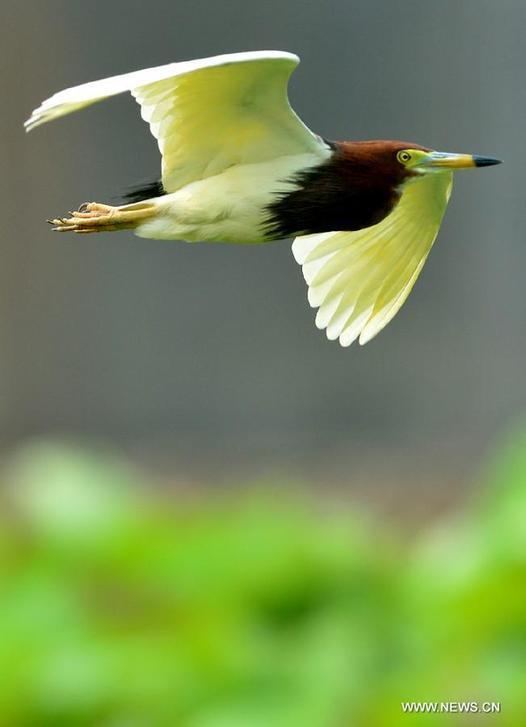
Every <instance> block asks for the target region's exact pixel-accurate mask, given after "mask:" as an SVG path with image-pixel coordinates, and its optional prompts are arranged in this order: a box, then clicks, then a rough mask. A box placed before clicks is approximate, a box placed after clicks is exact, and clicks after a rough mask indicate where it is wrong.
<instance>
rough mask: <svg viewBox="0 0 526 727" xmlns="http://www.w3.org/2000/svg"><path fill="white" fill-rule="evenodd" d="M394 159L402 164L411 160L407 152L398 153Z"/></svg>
mask: <svg viewBox="0 0 526 727" xmlns="http://www.w3.org/2000/svg"><path fill="white" fill-rule="evenodd" d="M396 158H397V159H398V161H399V162H402V164H407V162H408V161H409V160H410V159H411V154H410V153H409V152H408V151H399V152H398V154H397V155H396Z"/></svg>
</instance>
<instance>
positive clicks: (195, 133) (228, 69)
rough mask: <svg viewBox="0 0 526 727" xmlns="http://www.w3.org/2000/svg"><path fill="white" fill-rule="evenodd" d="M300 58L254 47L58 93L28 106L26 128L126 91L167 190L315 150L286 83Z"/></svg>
mask: <svg viewBox="0 0 526 727" xmlns="http://www.w3.org/2000/svg"><path fill="white" fill-rule="evenodd" d="M298 63H299V58H298V57H297V56H295V55H293V54H292V53H284V52H281V51H255V52H249V53H234V54H229V55H222V56H214V57H212V58H205V59H201V60H196V61H187V62H183V63H170V64H168V65H165V66H158V67H156V68H147V69H144V70H141V71H134V72H132V73H126V74H123V75H120V76H113V77H111V78H105V79H102V80H100V81H94V82H91V83H85V84H82V85H81V86H75V87H74V88H69V89H66V90H64V91H60V92H59V93H56V94H55V95H54V96H52V97H51V98H49V99H47V100H46V101H44V102H43V103H42V105H41V106H40V107H39V108H38V109H36V110H35V111H33V114H32V115H31V117H30V118H29V119H28V121H26V124H25V126H26V128H27V130H28V131H29V130H30V129H33V128H35V127H36V126H39V125H40V124H43V123H45V122H47V121H51V120H52V119H56V118H58V117H60V116H64V115H65V114H69V113H72V112H73V111H78V110H79V109H82V108H84V107H85V106H88V105H90V104H93V103H96V102H98V101H101V100H102V99H104V98H108V97H110V96H114V95H116V94H119V93H122V92H124V91H129V92H131V94H132V95H133V97H134V98H135V99H136V101H137V102H138V103H139V104H140V106H141V116H142V118H143V119H144V120H145V121H146V122H147V123H148V124H149V125H150V129H151V132H152V134H153V136H154V137H155V138H156V139H157V142H158V145H159V149H160V151H161V155H162V182H163V186H164V188H165V190H166V191H167V192H174V191H176V190H177V189H180V188H181V187H183V186H185V185H186V184H188V183H190V182H193V181H197V180H200V179H203V178H205V177H208V176H212V175H215V174H219V173H220V172H222V171H224V170H225V169H227V168H228V167H231V166H233V165H235V164H251V163H257V162H262V161H266V160H269V159H272V158H275V157H279V156H285V155H292V154H304V153H315V154H320V155H322V154H323V155H326V153H327V148H326V145H325V143H324V142H323V141H322V140H321V139H320V138H319V137H318V136H316V135H315V134H313V133H312V132H311V131H309V129H308V128H307V127H306V126H305V125H304V124H303V122H302V121H301V120H300V119H299V118H298V116H296V114H295V113H294V111H293V110H292V108H291V107H290V104H289V101H288V96H287V85H288V81H289V78H290V75H291V73H292V71H293V70H294V69H295V67H296V66H297V65H298Z"/></svg>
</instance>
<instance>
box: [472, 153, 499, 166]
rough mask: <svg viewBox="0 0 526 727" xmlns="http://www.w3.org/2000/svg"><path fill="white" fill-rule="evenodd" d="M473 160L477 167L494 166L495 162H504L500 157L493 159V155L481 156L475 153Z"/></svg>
mask: <svg viewBox="0 0 526 727" xmlns="http://www.w3.org/2000/svg"><path fill="white" fill-rule="evenodd" d="M473 161H474V162H475V166H476V167H492V166H493V165H494V164H502V162H501V160H500V159H492V158H491V157H479V156H477V155H476V154H474V155H473Z"/></svg>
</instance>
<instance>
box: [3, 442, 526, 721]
mask: <svg viewBox="0 0 526 727" xmlns="http://www.w3.org/2000/svg"><path fill="white" fill-rule="evenodd" d="M489 470H490V471H489V473H488V474H487V475H486V477H485V479H486V482H483V483H482V484H481V486H480V487H478V488H477V489H476V492H477V493H482V494H481V495H480V496H479V499H478V501H476V502H474V503H472V504H471V506H470V508H469V509H468V510H467V511H466V512H464V513H462V514H458V513H457V514H455V516H454V517H451V518H449V519H448V520H447V521H445V522H444V521H443V522H440V523H438V524H437V525H436V526H433V528H432V529H428V530H426V531H424V532H423V533H422V534H421V535H419V536H418V537H416V538H414V539H412V540H411V541H410V542H407V538H406V539H405V540H404V539H402V538H401V537H400V536H398V535H397V534H393V533H389V532H388V530H389V529H388V528H386V526H385V524H384V525H378V524H375V523H374V522H372V521H370V520H367V519H366V518H364V516H363V513H360V512H356V511H354V510H353V509H352V508H351V507H350V506H348V505H342V503H334V506H333V507H332V508H331V507H327V506H324V507H321V505H319V504H318V505H316V504H315V501H313V500H309V501H308V502H307V501H306V498H305V497H299V496H298V495H297V494H296V496H290V497H288V498H287V496H286V494H285V493H287V492H289V491H290V490H291V489H293V488H290V487H289V484H288V483H287V482H278V483H274V484H273V485H272V487H269V488H262V490H261V492H260V493H259V494H254V493H252V494H246V495H243V496H241V495H240V494H239V492H237V494H234V493H231V494H230V495H224V496H223V497H222V498H218V497H215V496H214V497H212V496H210V497H201V498H200V499H199V500H196V499H195V498H194V499H191V498H189V497H188V495H186V496H183V495H182V494H180V495H179V496H178V497H174V496H173V493H172V495H171V496H167V494H166V492H163V491H162V489H160V488H156V487H154V486H151V485H150V487H147V486H145V485H147V484H148V483H146V482H143V477H142V476H140V475H139V474H138V473H137V472H135V471H133V470H132V469H129V468H128V467H127V466H125V465H123V464H122V463H120V462H118V461H115V460H114V459H112V458H111V457H108V456H106V455H102V454H100V453H98V454H93V453H91V454H90V453H86V452H84V451H82V450H77V449H75V448H72V447H67V446H61V445H52V444H47V445H39V446H35V447H31V448H28V449H26V450H24V451H22V452H21V453H20V454H19V455H18V456H17V457H16V458H15V460H14V463H13V464H12V466H11V467H10V468H8V469H7V471H6V473H5V475H4V480H5V482H4V485H5V487H4V489H3V493H4V494H3V506H2V514H1V517H0V674H1V681H0V724H2V725H6V726H7V727H18V726H25V725H28V726H33V725H34V726H35V727H36V726H38V727H40V726H41V725H59V726H60V725H68V726H71V727H77V725H79V726H83V725H86V726H88V725H89V726H91V725H97V726H102V727H157V726H159V727H165V726H166V727H178V726H179V725H181V727H395V726H396V725H399V724H400V725H402V724H412V723H413V724H429V725H442V724H444V725H454V724H459V723H462V724H465V723H469V724H471V725H479V724H491V725H500V724H502V725H509V726H515V725H516V726H517V727H521V725H524V724H526V660H525V653H526V437H524V436H519V437H517V438H516V439H515V441H514V442H513V443H511V444H510V445H509V446H507V447H506V448H504V450H503V451H502V452H501V454H500V455H499V456H498V457H497V458H496V459H495V461H494V462H493V464H492V465H491V467H490V468H489ZM265 492H266V494H265ZM277 493H279V495H277ZM402 700H416V701H423V700H436V701H455V700H458V701H465V700H480V701H495V702H501V703H502V713H501V714H500V715H487V716H485V717H484V718H483V717H482V715H457V716H456V717H455V715H451V714H435V715H415V714H413V715H408V714H403V713H402V709H401V701H402ZM477 720H479V721H477Z"/></svg>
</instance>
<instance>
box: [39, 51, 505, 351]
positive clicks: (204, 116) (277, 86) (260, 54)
mask: <svg viewBox="0 0 526 727" xmlns="http://www.w3.org/2000/svg"><path fill="white" fill-rule="evenodd" d="M298 62H299V59H298V58H297V56H295V55H293V54H291V53H284V52H281V51H256V52H250V53H236V54H229V55H223V56H215V57H213V58H205V59H202V60H196V61H188V62H183V63H171V64H168V65H165V66H159V67H156V68H149V69H145V70H141V71H135V72H132V73H127V74H123V75H120V76H114V77H111V78H106V79H103V80H101V81H95V82H92V83H86V84H83V85H80V86H75V87H74V88H69V89H66V90H64V91H60V92H59V93H57V94H55V95H54V96H52V97H51V98H49V99H47V100H46V101H44V102H43V103H42V105H41V106H40V107H39V108H38V109H36V110H35V111H34V112H33V114H32V115H31V118H30V119H29V120H28V121H27V122H26V128H27V129H28V130H30V129H32V128H34V127H36V126H38V125H40V124H43V123H45V122H47V121H50V120H52V119H55V118H58V117H60V116H64V115H66V114H69V113H71V112H73V111H77V110H79V109H81V108H84V107H85V106H88V105H90V104H93V103H96V102H98V101H101V100H102V99H104V98H108V97H110V96H114V95H116V94H119V93H122V92H125V91H129V92H130V93H131V94H132V96H133V97H134V98H135V99H136V100H137V102H138V103H139V104H140V106H141V115H142V117H143V119H144V120H145V121H147V123H148V124H149V126H150V129H151V132H152V134H153V136H154V137H155V138H156V139H157V142H158V145H159V149H160V151H161V156H162V175H161V181H160V182H159V183H155V184H153V185H152V186H151V187H150V188H148V189H141V190H140V193H136V194H134V195H130V196H129V198H128V199H129V201H130V204H127V205H123V206H121V207H116V208H112V207H109V206H107V205H102V204H99V203H92V204H90V205H87V206H83V208H82V209H81V210H79V211H78V212H76V213H72V217H71V218H69V219H62V218H59V219H56V220H54V221H53V224H55V225H56V229H59V230H61V231H69V230H72V231H75V232H94V231H98V230H117V229H125V228H133V229H134V230H135V232H136V234H138V235H140V236H143V237H151V238H157V239H184V240H188V241H198V240H207V241H214V242H217V241H225V242H238V243H247V242H267V241H269V240H272V239H276V238H279V237H284V236H293V235H296V236H297V237H296V240H295V241H294V244H293V252H294V256H295V258H296V260H297V261H298V262H299V263H300V264H301V265H302V267H303V273H304V276H305V279H306V281H307V284H308V286H309V301H310V303H311V305H312V306H314V307H318V308H319V310H318V314H317V318H316V323H317V325H318V327H319V328H325V329H326V330H327V335H328V337H329V338H330V339H337V338H338V339H339V341H340V343H341V344H342V345H343V346H347V345H349V344H350V343H352V341H354V340H355V339H356V338H359V340H360V343H365V342H367V341H369V340H370V339H371V338H372V337H373V336H374V335H376V334H377V333H378V332H379V331H380V330H381V329H382V328H383V327H384V326H385V325H386V324H387V323H388V322H389V321H390V320H391V318H392V317H393V316H394V315H395V314H396V312H397V311H398V310H399V308H400V307H401V305H402V304H403V302H404V301H405V299H406V298H407V296H408V294H409V292H410V291H411V288H412V287H413V285H414V282H415V280H416V278H417V277H418V274H419V272H420V270H421V268H422V266H423V264H424V262H425V260H426V257H427V255H428V253H429V250H430V249H431V246H432V244H433V242H434V240H435V237H436V235H437V232H438V229H439V227H440V223H441V220H442V217H443V214H444V212H445V209H446V206H447V201H448V199H449V194H450V191H451V182H452V175H451V172H450V170H449V169H448V166H449V167H461V166H476V165H479V166H481V165H482V162H484V163H485V164H486V163H495V160H491V159H489V160H488V159H487V158H480V157H479V158H475V157H471V156H467V155H448V154H440V153H438V152H431V151H430V150H429V149H426V148H425V147H422V146H420V145H418V144H409V143H406V142H386V141H376V142H327V141H325V140H324V139H322V138H321V137H319V136H317V135H316V134H314V133H313V132H311V131H310V130H309V129H308V128H307V127H306V126H305V124H304V123H303V122H302V121H301V120H300V119H299V118H298V116H297V115H296V114H295V113H294V111H293V110H292V108H291V106H290V104H289V101H288V96H287V85H288V81H289V78H290V75H291V73H292V71H293V70H294V69H295V67H296V66H297V64H298ZM477 160H478V161H477ZM148 195H150V196H148Z"/></svg>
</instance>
